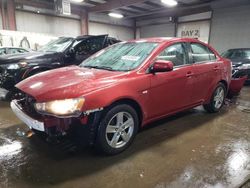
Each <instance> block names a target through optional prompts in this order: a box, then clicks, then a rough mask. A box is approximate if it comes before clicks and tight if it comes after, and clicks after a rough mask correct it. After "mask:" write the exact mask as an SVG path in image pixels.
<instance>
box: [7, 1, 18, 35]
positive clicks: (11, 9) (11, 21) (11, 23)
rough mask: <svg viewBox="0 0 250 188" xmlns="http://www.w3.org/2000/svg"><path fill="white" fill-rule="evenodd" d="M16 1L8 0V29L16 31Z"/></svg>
mask: <svg viewBox="0 0 250 188" xmlns="http://www.w3.org/2000/svg"><path fill="white" fill-rule="evenodd" d="M15 10H16V8H15V2H14V0H8V1H7V15H6V16H7V19H8V29H9V30H14V31H16V15H15Z"/></svg>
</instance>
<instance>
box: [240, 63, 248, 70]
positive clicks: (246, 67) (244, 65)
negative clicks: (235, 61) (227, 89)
mask: <svg viewBox="0 0 250 188" xmlns="http://www.w3.org/2000/svg"><path fill="white" fill-rule="evenodd" d="M237 68H238V69H240V70H244V69H250V63H247V64H242V65H241V66H239V67H237Z"/></svg>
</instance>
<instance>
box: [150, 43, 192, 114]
mask: <svg viewBox="0 0 250 188" xmlns="http://www.w3.org/2000/svg"><path fill="white" fill-rule="evenodd" d="M157 59H162V60H167V61H172V62H173V64H174V70H173V71H170V72H163V73H156V74H151V88H150V101H151V102H150V109H149V111H150V113H149V114H150V118H155V117H157V116H161V115H165V114H169V113H172V112H175V111H178V110H180V109H182V108H185V107H187V106H189V105H190V104H192V101H191V96H192V91H193V86H194V75H193V66H192V65H191V64H189V60H188V53H187V50H186V43H175V44H172V45H170V46H168V47H166V49H164V50H163V51H162V52H161V53H160V54H159V55H158V56H157Z"/></svg>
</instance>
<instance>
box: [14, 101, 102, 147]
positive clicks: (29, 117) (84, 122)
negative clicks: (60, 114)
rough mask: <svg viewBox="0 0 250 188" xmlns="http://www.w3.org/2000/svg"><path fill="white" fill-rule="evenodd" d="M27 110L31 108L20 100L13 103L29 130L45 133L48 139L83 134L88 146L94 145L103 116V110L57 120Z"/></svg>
mask: <svg viewBox="0 0 250 188" xmlns="http://www.w3.org/2000/svg"><path fill="white" fill-rule="evenodd" d="M29 102H31V101H29ZM31 103H32V102H31ZM27 108H29V107H28V106H23V104H21V103H20V101H18V100H13V101H12V102H11V109H12V111H13V112H14V113H15V115H16V116H17V117H18V118H19V119H20V120H21V121H22V122H24V123H25V124H26V125H27V126H28V127H29V129H31V130H33V131H35V132H37V131H38V132H40V133H44V134H45V135H47V136H48V137H58V136H64V135H66V134H68V133H73V134H74V133H76V134H77V135H79V134H81V136H80V137H81V139H82V141H85V142H84V143H86V145H93V144H94V141H95V137H96V133H97V130H98V126H99V122H100V118H101V114H102V111H101V109H100V110H95V111H88V112H87V113H82V115H81V116H80V117H78V118H76V117H71V118H70V117H69V118H56V117H52V116H46V115H41V114H38V113H35V112H34V111H33V113H32V110H30V108H29V110H27Z"/></svg>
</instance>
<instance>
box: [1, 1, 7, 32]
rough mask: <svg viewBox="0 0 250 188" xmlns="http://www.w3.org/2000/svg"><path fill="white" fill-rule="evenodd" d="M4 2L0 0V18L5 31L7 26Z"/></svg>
mask: <svg viewBox="0 0 250 188" xmlns="http://www.w3.org/2000/svg"><path fill="white" fill-rule="evenodd" d="M5 4H6V3H5V0H0V9H1V11H0V13H1V17H2V25H3V29H7V25H6V10H5Z"/></svg>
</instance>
